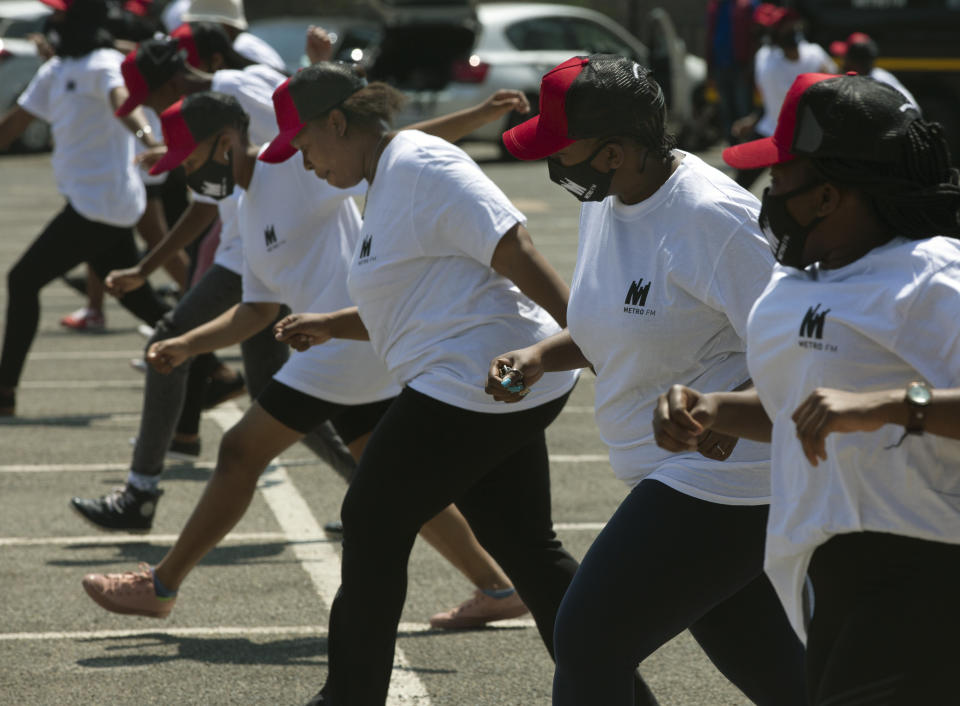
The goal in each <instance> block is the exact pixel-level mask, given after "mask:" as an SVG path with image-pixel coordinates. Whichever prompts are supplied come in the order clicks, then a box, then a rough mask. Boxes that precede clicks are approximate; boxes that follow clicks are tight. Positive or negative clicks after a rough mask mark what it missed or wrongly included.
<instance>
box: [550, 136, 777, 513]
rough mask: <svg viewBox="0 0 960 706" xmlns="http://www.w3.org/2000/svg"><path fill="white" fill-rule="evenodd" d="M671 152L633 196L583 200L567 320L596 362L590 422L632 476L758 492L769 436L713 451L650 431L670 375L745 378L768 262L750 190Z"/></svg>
mask: <svg viewBox="0 0 960 706" xmlns="http://www.w3.org/2000/svg"><path fill="white" fill-rule="evenodd" d="M677 154H678V155H682V156H683V161H681V162H680V165H679V166H678V167H677V169H676V170H675V171H674V173H673V174H672V175H671V176H670V177H669V178H668V179H667V181H666V183H664V184H663V186H661V187H660V188H659V189H658V190H657V191H656V193H654V194H653V195H652V196H650V197H649V198H647V199H645V200H643V201H641V202H640V203H637V204H632V205H626V204H624V203H622V202H621V201H620V200H619V199H618V198H617V197H615V196H610V197H607V198H606V199H604V200H603V201H601V202H599V203H585V204H583V208H582V209H581V212H580V246H579V250H578V252H577V265H576V268H575V269H574V273H573V283H572V286H571V292H570V306H569V308H568V311H567V325H568V327H569V329H570V335H571V337H572V338H573V340H574V341H575V342H576V343H577V345H578V346H579V348H580V350H581V351H582V352H583V354H584V356H585V357H586V358H587V360H589V361H590V362H591V364H592V365H593V366H594V369H595V370H596V372H597V386H596V397H595V404H596V422H597V426H598V428H599V430H600V436H601V437H602V438H603V440H604V442H605V443H606V444H607V446H608V447H609V448H610V464H611V466H613V470H614V472H615V473H616V474H617V477H618V478H620V479H621V480H623V481H624V482H625V483H627V484H628V485H630V486H631V487H632V486H634V485H636V484H637V483H639V482H640V481H641V480H643V479H644V478H655V479H657V480H659V481H661V482H663V483H665V484H666V485H669V486H670V487H671V488H673V489H675V490H677V491H679V492H682V493H685V494H687V495H691V496H693V497H696V498H700V499H702V500H708V501H711V502H718V503H724V504H733V505H736V504H761V503H766V502H768V501H769V494H770V463H769V459H770V448H769V446H768V445H767V444H758V443H756V442H752V441H748V440H741V441H740V442H739V443H738V444H737V446H736V448H735V449H734V452H733V454H732V455H731V456H730V457H729V458H728V459H727V460H726V461H712V460H710V459H708V458H705V457H704V456H702V455H700V454H699V453H697V452H687V453H680V454H676V453H671V452H669V451H665V450H664V449H661V448H660V447H658V446H657V444H656V442H655V441H654V438H653V427H652V421H653V410H654V407H655V405H656V400H657V397H658V395H660V394H661V393H663V392H665V391H666V389H667V387H668V386H669V385H670V384H672V383H682V384H684V385H689V386H691V387H694V388H696V389H699V390H703V391H707V392H712V391H717V390H732V389H733V388H735V387H737V386H738V385H740V384H741V383H743V382H745V381H746V380H747V378H748V377H749V374H748V373H747V362H746V358H745V355H744V350H745V348H746V345H745V343H744V341H745V339H746V322H747V315H748V314H749V312H750V308H751V307H752V306H753V303H754V302H755V301H756V298H757V297H758V296H759V295H760V292H762V291H763V288H764V286H765V285H766V283H767V282H768V281H769V279H770V272H771V270H772V268H773V256H772V255H771V253H770V246H769V245H768V244H767V241H766V239H765V238H764V237H763V235H762V234H761V232H760V229H759V226H758V225H757V214H758V212H759V203H758V202H757V199H756V197H755V196H753V195H752V194H750V193H749V192H748V191H746V190H744V189H742V188H741V187H739V186H737V185H736V184H735V183H734V182H733V181H732V180H731V179H730V178H728V177H727V176H725V175H724V174H723V173H722V172H720V171H719V170H717V169H714V168H713V167H711V166H708V165H707V164H705V163H704V162H703V161H702V160H700V159H699V158H697V157H695V156H694V155H692V154H686V153H683V152H680V151H677Z"/></svg>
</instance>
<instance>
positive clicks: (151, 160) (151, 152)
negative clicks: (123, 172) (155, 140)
mask: <svg viewBox="0 0 960 706" xmlns="http://www.w3.org/2000/svg"><path fill="white" fill-rule="evenodd" d="M166 153H167V146H166V145H157V146H155V147H148V148H147V149H145V150H144V151H143V152H141V153H139V154H138V155H136V156H135V157H134V158H133V163H134V164H136V165H137V166H138V167H140V168H141V169H143V170H149V169H150V167H152V166H153V165H154V164H156V163H157V162H159V161H160V158H161V157H163V155H165V154H166Z"/></svg>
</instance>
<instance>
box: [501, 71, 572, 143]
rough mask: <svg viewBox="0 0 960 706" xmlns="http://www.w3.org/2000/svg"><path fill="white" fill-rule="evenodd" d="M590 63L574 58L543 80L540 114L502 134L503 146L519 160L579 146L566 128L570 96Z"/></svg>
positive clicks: (550, 72) (545, 76)
mask: <svg viewBox="0 0 960 706" xmlns="http://www.w3.org/2000/svg"><path fill="white" fill-rule="evenodd" d="M589 63H590V58H589V57H584V56H575V57H573V58H572V59H567V60H566V61H565V62H563V63H562V64H560V65H559V66H556V67H554V68H552V69H550V71H548V72H547V73H546V74H544V76H543V78H542V79H540V113H539V115H536V116H534V117H532V118H530V119H529V120H526V121H524V122H522V123H520V124H519V125H517V126H516V127H514V128H511V129H509V130H507V131H506V132H505V133H503V145H504V147H506V148H507V151H509V152H510V154H512V155H513V156H514V157H516V158H517V159H527V160H530V159H543V158H544V157H548V156H550V155H551V154H553V153H554V152H557V151H559V150H562V149H563V148H564V147H568V146H569V145H572V144H573V143H574V142H576V140H575V139H573V138H571V137H570V129H569V126H568V124H567V111H566V103H567V92H568V91H569V90H570V86H571V85H572V84H573V82H574V80H575V79H576V78H577V77H578V76H579V75H580V74H581V73H582V72H583V70H584V68H585V67H586V66H587V65H588V64H589Z"/></svg>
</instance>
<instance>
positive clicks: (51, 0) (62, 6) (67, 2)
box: [40, 0, 73, 12]
mask: <svg viewBox="0 0 960 706" xmlns="http://www.w3.org/2000/svg"><path fill="white" fill-rule="evenodd" d="M40 2H42V3H43V4H44V5H47V6H49V7H52V8H53V9H54V10H60V11H61V12H66V11H67V10H69V9H70V6H71V5H72V4H73V0H40Z"/></svg>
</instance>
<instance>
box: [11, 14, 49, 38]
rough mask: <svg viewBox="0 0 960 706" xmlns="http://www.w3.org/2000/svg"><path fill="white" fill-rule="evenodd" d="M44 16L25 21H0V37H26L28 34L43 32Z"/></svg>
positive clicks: (12, 19)
mask: <svg viewBox="0 0 960 706" xmlns="http://www.w3.org/2000/svg"><path fill="white" fill-rule="evenodd" d="M45 19H46V16H44V15H41V16H40V17H30V18H27V19H14V18H10V19H0V37H26V36H27V35H28V34H33V33H34V32H42V31H43V22H44V20H45Z"/></svg>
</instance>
